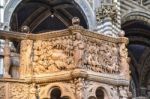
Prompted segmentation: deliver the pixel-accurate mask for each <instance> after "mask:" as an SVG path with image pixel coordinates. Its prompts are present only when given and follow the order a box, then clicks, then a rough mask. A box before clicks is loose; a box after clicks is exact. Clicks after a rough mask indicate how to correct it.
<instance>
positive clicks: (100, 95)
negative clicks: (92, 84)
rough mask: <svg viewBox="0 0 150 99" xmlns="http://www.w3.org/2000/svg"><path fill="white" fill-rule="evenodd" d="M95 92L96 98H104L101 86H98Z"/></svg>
mask: <svg viewBox="0 0 150 99" xmlns="http://www.w3.org/2000/svg"><path fill="white" fill-rule="evenodd" d="M95 94H96V97H97V99H104V91H103V90H102V89H101V88H98V89H97V90H96V93H95Z"/></svg>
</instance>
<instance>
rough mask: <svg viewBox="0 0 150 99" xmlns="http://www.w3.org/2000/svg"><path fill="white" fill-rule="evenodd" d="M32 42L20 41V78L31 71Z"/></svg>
mask: <svg viewBox="0 0 150 99" xmlns="http://www.w3.org/2000/svg"><path fill="white" fill-rule="evenodd" d="M32 47H33V41H32V40H22V41H21V48H20V78H24V77H25V76H28V75H30V74H31V71H32V65H31V64H32V63H31V62H32Z"/></svg>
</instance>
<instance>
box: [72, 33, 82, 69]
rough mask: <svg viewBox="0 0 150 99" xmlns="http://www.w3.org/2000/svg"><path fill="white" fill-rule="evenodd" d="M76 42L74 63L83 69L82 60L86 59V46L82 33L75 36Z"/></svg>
mask: <svg viewBox="0 0 150 99" xmlns="http://www.w3.org/2000/svg"><path fill="white" fill-rule="evenodd" d="M75 38H76V40H75V41H74V44H73V46H74V63H75V66H77V67H81V65H82V59H83V57H84V48H85V44H84V42H83V41H82V35H81V34H80V33H76V35H75Z"/></svg>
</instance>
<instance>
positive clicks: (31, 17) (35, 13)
mask: <svg viewBox="0 0 150 99" xmlns="http://www.w3.org/2000/svg"><path fill="white" fill-rule="evenodd" d="M44 10H45V7H43V6H42V7H40V8H38V9H37V10H35V11H34V12H33V13H32V14H31V15H30V16H29V17H28V18H27V19H26V20H25V21H24V22H23V24H22V26H24V25H27V26H28V25H29V24H30V23H31V22H32V21H33V20H34V19H35V18H36V16H37V15H38V14H40V13H41V12H42V11H44ZM22 26H21V27H22Z"/></svg>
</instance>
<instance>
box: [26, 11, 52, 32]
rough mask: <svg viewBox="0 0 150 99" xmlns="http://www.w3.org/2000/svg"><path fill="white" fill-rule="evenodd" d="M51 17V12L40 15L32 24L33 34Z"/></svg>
mask: <svg viewBox="0 0 150 99" xmlns="http://www.w3.org/2000/svg"><path fill="white" fill-rule="evenodd" d="M50 15H51V11H50V10H49V9H48V10H45V11H44V12H43V13H42V14H41V15H39V16H38V17H37V18H36V19H35V20H34V21H33V22H32V23H31V24H30V26H29V27H30V29H31V32H33V30H34V29H35V28H36V27H37V26H38V25H39V24H41V23H42V22H43V21H44V20H45V19H47V18H48V17H49V16H50Z"/></svg>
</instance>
